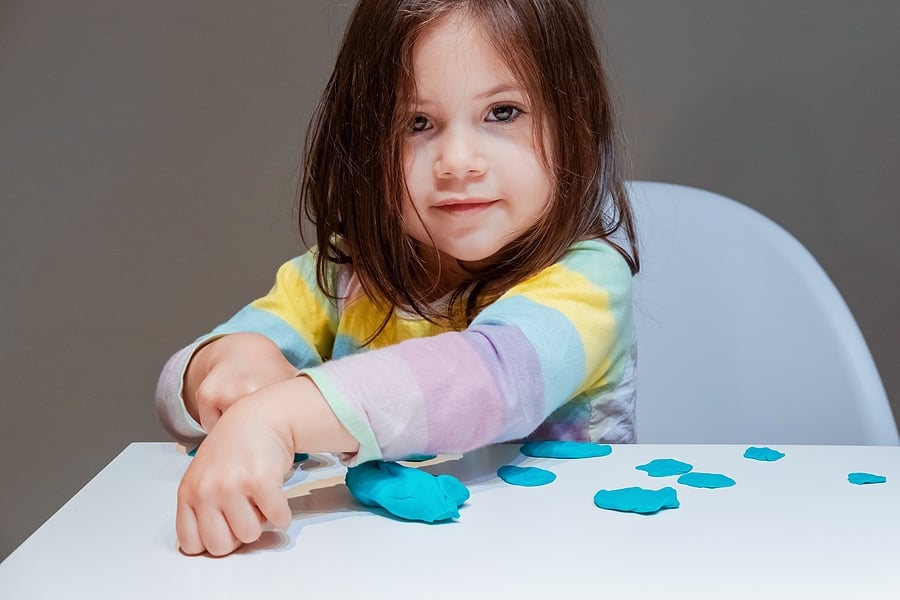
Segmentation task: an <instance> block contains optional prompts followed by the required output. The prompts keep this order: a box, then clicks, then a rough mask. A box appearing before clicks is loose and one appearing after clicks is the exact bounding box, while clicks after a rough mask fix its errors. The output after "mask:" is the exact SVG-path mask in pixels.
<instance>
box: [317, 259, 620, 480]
mask: <svg viewBox="0 0 900 600" xmlns="http://www.w3.org/2000/svg"><path fill="white" fill-rule="evenodd" d="M631 328H632V324H631V272H630V270H629V268H628V266H627V264H626V262H625V261H624V259H623V258H622V257H621V256H620V255H619V254H618V253H617V252H616V251H615V250H614V249H613V248H611V247H610V246H609V245H607V244H605V243H602V242H582V243H579V244H577V245H576V246H574V247H573V248H572V249H571V250H570V252H569V253H568V254H567V255H566V257H565V258H564V259H563V260H562V261H560V262H559V263H557V264H555V265H553V266H551V267H549V268H547V269H545V270H544V271H542V272H541V273H539V274H537V275H536V276H534V277H532V278H531V279H528V280H526V281H524V282H522V283H520V284H518V285H516V286H515V287H513V288H512V289H510V290H509V291H508V292H507V293H506V294H504V295H503V296H501V297H500V298H499V299H498V300H497V301H495V302H494V303H493V304H491V305H490V306H488V307H487V308H485V309H484V310H483V311H482V312H481V313H480V314H479V315H478V316H477V317H476V318H475V319H474V321H473V322H472V324H471V325H470V326H469V327H468V328H467V329H466V330H465V331H461V332H449V333H443V334H439V335H436V336H433V337H429V338H422V339H413V340H407V341H404V342H401V343H399V344H396V345H393V346H388V347H385V348H380V349H377V350H371V351H368V352H365V353H362V354H357V355H353V356H348V357H345V358H341V359H338V360H333V361H329V362H326V363H324V364H322V365H319V366H315V367H310V368H307V369H305V370H304V371H303V373H304V374H306V375H308V376H309V377H310V378H311V379H312V380H313V381H314V382H315V383H316V385H317V386H318V387H319V390H320V391H321V392H322V393H323V395H324V396H325V398H326V401H327V402H328V403H329V405H330V406H331V408H332V410H333V411H334V413H335V414H336V415H337V417H338V419H340V421H341V422H342V423H343V425H344V426H345V427H346V428H347V430H348V431H349V432H350V433H351V434H352V435H353V436H354V437H356V439H357V440H358V441H359V442H360V449H359V452H358V453H357V454H356V455H344V456H343V457H342V458H343V460H344V462H346V463H347V464H357V463H360V462H364V461H367V460H374V459H381V458H384V459H400V458H403V457H405V456H408V455H410V454H414V453H441V452H466V451H468V450H472V449H474V448H478V447H480V446H484V445H487V444H490V443H495V442H501V441H508V440H512V439H519V438H522V437H525V436H527V435H528V434H529V433H531V432H532V431H533V430H534V429H535V428H536V427H537V426H538V425H540V424H541V423H542V422H543V421H544V419H546V418H547V416H548V415H550V414H551V413H552V412H553V411H554V410H555V409H557V408H559V407H560V406H562V405H563V404H565V403H566V402H567V401H569V400H570V399H572V398H573V397H575V396H576V395H578V394H579V393H581V392H583V391H585V390H587V389H591V388H596V387H598V385H603V384H604V382H606V383H609V380H610V378H613V377H616V376H617V373H618V372H620V371H621V369H617V365H620V364H622V363H623V362H625V360H626V357H627V356H628V353H629V351H630V343H631V340H632V336H631V334H632V331H631Z"/></svg>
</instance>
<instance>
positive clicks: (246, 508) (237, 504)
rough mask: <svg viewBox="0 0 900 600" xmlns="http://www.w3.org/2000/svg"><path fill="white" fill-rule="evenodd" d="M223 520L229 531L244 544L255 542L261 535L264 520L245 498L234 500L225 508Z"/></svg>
mask: <svg viewBox="0 0 900 600" xmlns="http://www.w3.org/2000/svg"><path fill="white" fill-rule="evenodd" d="M225 518H226V519H227V520H228V525H229V526H230V527H231V531H232V533H233V534H234V537H236V538H237V539H238V540H240V541H241V542H242V543H244V544H249V543H251V542H255V541H256V540H258V539H259V536H260V535H262V531H263V527H264V526H265V524H266V518H265V517H264V516H263V514H262V513H261V512H260V511H259V509H258V508H257V507H256V506H254V505H253V504H252V503H250V502H248V501H247V498H244V497H239V498H235V499H234V500H233V501H232V502H230V503H229V505H228V506H227V507H225Z"/></svg>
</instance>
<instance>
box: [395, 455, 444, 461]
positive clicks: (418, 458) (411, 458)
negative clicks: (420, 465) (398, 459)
mask: <svg viewBox="0 0 900 600" xmlns="http://www.w3.org/2000/svg"><path fill="white" fill-rule="evenodd" d="M433 458H437V454H410V455H409V456H407V457H406V458H404V459H403V460H404V461H405V462H425V461H426V460H431V459H433Z"/></svg>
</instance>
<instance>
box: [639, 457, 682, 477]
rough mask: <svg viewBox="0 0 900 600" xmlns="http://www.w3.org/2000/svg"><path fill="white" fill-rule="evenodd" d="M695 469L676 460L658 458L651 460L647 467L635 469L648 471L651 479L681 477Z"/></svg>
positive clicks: (642, 466)
mask: <svg viewBox="0 0 900 600" xmlns="http://www.w3.org/2000/svg"><path fill="white" fill-rule="evenodd" d="M693 468H694V465H689V464H688V463H686V462H681V461H680V460H675V459H674V458H657V459H654V460H651V461H650V462H648V463H647V464H645V465H638V466H636V467H635V469H637V470H638V471H646V472H647V475H649V476H650V477H669V476H670V475H681V474H682V473H687V472H688V471H690V470H691V469H693Z"/></svg>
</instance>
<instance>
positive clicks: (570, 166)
mask: <svg viewBox="0 0 900 600" xmlns="http://www.w3.org/2000/svg"><path fill="white" fill-rule="evenodd" d="M452 11H464V13H465V14H466V16H467V17H469V18H471V20H472V21H473V22H474V23H476V24H477V25H478V26H479V27H480V28H482V31H483V33H484V34H485V36H484V37H485V39H487V40H490V43H491V44H492V45H493V46H494V48H495V50H496V51H497V52H498V54H499V55H500V56H515V57H516V60H514V61H510V63H509V67H510V69H512V71H513V73H514V75H516V76H517V77H518V78H519V79H520V81H521V82H522V84H523V85H524V87H525V89H526V90H527V91H528V94H529V98H530V99H531V102H532V104H533V106H534V108H535V111H534V112H535V114H536V115H539V117H540V119H541V121H540V123H539V124H538V125H539V126H537V127H536V130H537V132H536V135H537V137H538V138H541V137H542V135H543V133H542V132H546V133H547V134H548V135H549V136H550V137H551V138H552V139H549V140H542V139H538V140H536V142H537V143H538V145H537V147H538V148H546V149H547V150H549V154H550V156H552V161H548V165H549V167H550V173H551V180H552V182H553V187H554V189H553V192H552V197H551V199H550V202H549V204H548V210H547V211H546V214H545V215H543V217H542V218H541V219H539V220H538V222H537V223H536V224H535V225H534V226H533V227H532V228H531V229H529V230H528V231H527V232H525V233H524V234H523V235H521V236H520V237H519V238H518V239H516V240H513V241H512V242H510V243H509V244H507V245H506V246H505V247H504V248H502V249H501V250H500V251H499V252H498V253H497V254H496V255H495V256H493V257H491V259H490V260H488V261H485V264H479V266H478V268H473V267H467V265H465V264H462V265H461V266H462V267H463V269H464V270H465V272H466V274H467V278H466V280H465V281H464V282H463V283H462V284H461V285H460V286H459V287H458V288H457V289H456V290H455V291H454V292H453V293H452V295H451V302H450V305H449V307H448V308H442V309H438V308H435V307H433V306H432V305H431V304H429V302H428V301H427V299H428V293H429V291H432V290H434V288H435V285H436V279H435V278H436V275H435V274H434V273H431V272H429V271H428V270H426V269H425V268H424V266H423V263H422V257H421V254H420V253H419V251H418V244H419V243H418V242H416V241H415V240H414V239H413V238H412V237H411V236H409V235H407V234H406V233H405V231H404V227H403V220H402V211H401V202H402V199H403V197H404V192H405V183H404V179H403V167H402V164H403V161H402V149H403V140H404V137H405V136H406V135H408V130H409V123H408V117H407V115H406V112H405V110H406V109H405V107H406V106H408V103H409V101H410V99H411V98H412V96H413V94H414V93H415V85H414V74H413V70H412V56H413V47H414V45H415V43H416V40H417V39H418V38H419V36H420V34H421V32H422V31H423V30H424V29H425V28H426V27H428V25H429V24H431V23H433V22H434V21H435V20H436V19H438V18H440V17H441V16H444V15H446V14H447V13H449V12H452ZM545 142H546V143H545ZM544 158H545V160H546V156H545V157H544ZM299 200H300V207H301V212H300V215H301V218H302V215H304V214H305V215H306V217H307V218H308V219H310V221H312V223H314V224H315V227H316V243H317V244H318V250H319V253H318V265H317V266H318V280H319V285H320V287H321V288H322V289H323V290H324V291H325V292H326V293H327V294H329V295H331V296H334V294H335V293H336V290H335V289H333V288H332V285H333V284H332V282H330V281H328V277H327V273H328V272H329V271H330V265H332V264H334V263H339V264H347V263H349V264H352V266H353V269H354V270H355V272H356V274H357V276H358V277H359V279H360V283H361V284H362V286H363V289H364V290H365V292H366V293H367V294H368V295H369V297H370V298H371V299H372V300H373V301H374V302H376V303H377V304H379V305H380V306H383V307H384V309H385V319H384V321H383V323H382V327H381V328H383V327H384V325H385V324H386V323H387V322H388V320H389V319H390V316H391V314H393V309H395V308H398V307H399V308H403V309H405V310H409V311H412V312H415V313H417V314H419V315H420V316H422V317H424V318H426V319H429V320H432V321H437V320H445V321H449V322H451V323H454V324H456V325H457V326H464V325H465V324H466V323H468V322H469V321H470V320H471V319H472V318H473V317H474V315H475V314H476V313H477V312H478V311H479V310H480V309H481V308H482V307H483V306H484V305H485V304H487V303H489V302H491V301H493V300H494V299H496V298H497V297H498V296H499V295H501V294H502V293H503V292H505V291H506V290H508V289H509V288H510V287H512V286H513V285H515V284H516V283H518V282H520V281H522V280H523V279H525V278H527V277H529V276H531V275H534V274H535V273H537V272H538V271H540V270H542V269H544V268H546V267H547V266H549V265H551V264H553V263H554V262H556V261H558V260H559V259H560V258H561V257H562V256H563V255H564V254H565V252H566V251H567V249H568V248H569V247H570V246H571V245H572V244H573V243H575V242H577V241H579V240H584V239H592V238H594V239H596V238H601V239H606V240H607V241H608V242H609V243H610V244H612V245H613V246H614V247H615V248H616V249H617V250H618V251H619V252H620V253H621V254H622V256H623V257H624V259H625V260H626V261H627V262H628V264H629V266H630V267H631V271H632V273H637V271H638V269H639V265H640V262H639V258H638V252H637V245H636V235H635V229H634V222H633V218H632V212H631V207H630V204H629V201H628V196H627V194H626V191H625V185H624V176H623V174H622V165H621V160H620V156H619V148H618V143H617V135H616V131H615V127H614V113H613V107H612V102H611V94H610V90H609V86H608V82H607V78H606V74H605V72H604V69H603V65H602V60H601V57H600V54H599V50H598V47H597V44H596V43H595V41H594V37H593V33H592V30H591V26H590V18H589V14H588V10H587V8H586V6H585V4H584V2H582V1H580V0H360V1H359V2H358V3H357V5H356V7H355V9H354V11H353V14H352V15H351V17H350V22H349V24H348V26H347V30H346V32H345V35H344V39H343V42H342V44H341V47H340V50H339V52H338V57H337V61H336V64H335V67H334V71H333V72H332V75H331V78H330V80H329V82H328V85H327V86H326V88H325V92H324V94H323V96H322V99H321V101H320V103H319V106H318V109H317V111H316V113H315V115H314V117H313V120H312V122H311V123H310V127H309V130H308V131H307V140H306V153H305V163H304V168H303V169H302V171H301V182H300V197H299ZM613 238H615V239H613ZM616 240H620V241H621V240H624V244H622V243H619V242H617V241H616ZM459 315H463V317H462V319H459V318H457V317H458V316H459ZM381 328H379V330H378V331H375V332H373V335H372V338H374V337H375V336H377V334H378V333H379V332H380V330H381ZM372 338H370V340H371V339H372Z"/></svg>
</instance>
